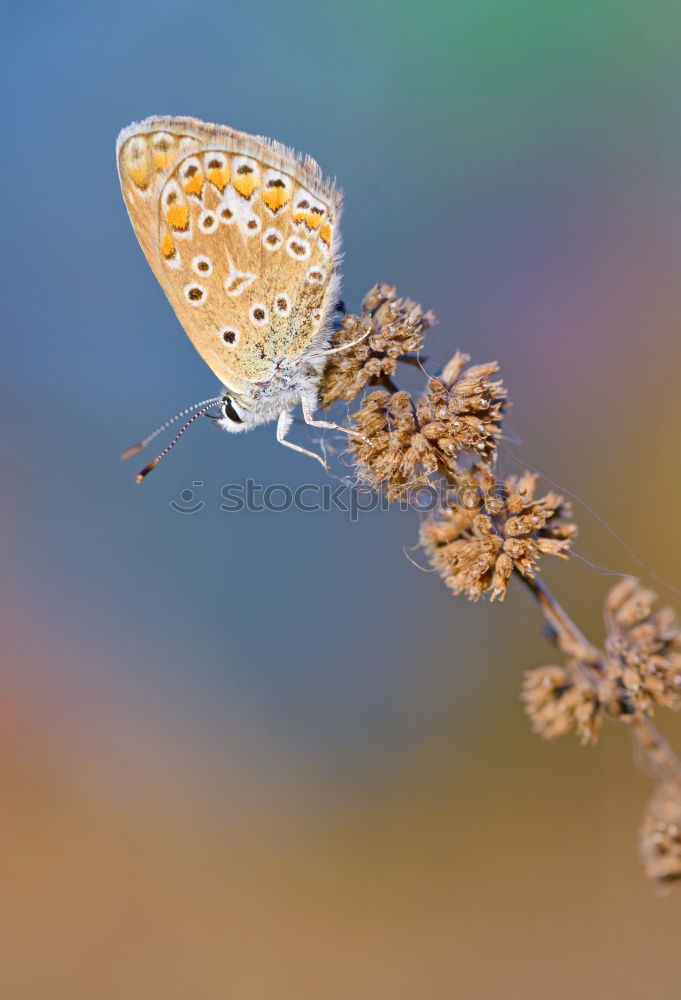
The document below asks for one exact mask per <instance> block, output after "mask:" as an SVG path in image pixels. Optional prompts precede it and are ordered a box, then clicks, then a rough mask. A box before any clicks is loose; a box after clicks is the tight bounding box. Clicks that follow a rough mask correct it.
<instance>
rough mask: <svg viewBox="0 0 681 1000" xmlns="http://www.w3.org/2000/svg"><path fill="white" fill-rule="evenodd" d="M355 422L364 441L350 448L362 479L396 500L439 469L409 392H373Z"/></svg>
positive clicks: (353, 415) (422, 483)
mask: <svg viewBox="0 0 681 1000" xmlns="http://www.w3.org/2000/svg"><path fill="white" fill-rule="evenodd" d="M352 420H353V421H354V423H355V426H356V428H357V430H358V431H359V433H360V434H361V435H362V438H363V439H364V440H359V439H353V440H352V443H351V445H350V448H351V451H352V452H354V454H355V456H356V459H357V462H358V465H359V476H360V478H361V479H362V480H363V481H364V482H365V483H367V484H368V485H370V486H373V487H374V488H376V489H381V490H383V492H384V493H385V495H386V497H387V498H388V499H389V500H397V499H398V498H399V497H402V496H405V495H406V494H407V493H408V492H409V491H410V490H412V489H415V488H418V487H419V486H423V485H424V484H425V483H427V482H428V477H429V476H430V475H431V474H432V473H434V472H435V471H436V470H437V465H438V460H437V453H436V450H435V449H434V448H433V447H432V445H431V444H430V442H429V441H428V440H427V439H426V438H425V437H424V436H423V435H422V434H421V433H420V431H419V428H418V422H417V419H416V411H415V407H414V405H413V403H412V400H411V397H410V395H409V393H408V392H396V393H394V394H393V395H390V394H389V393H387V392H372V393H370V394H369V395H368V396H367V398H366V399H365V401H364V404H363V405H362V406H361V407H360V409H359V410H358V411H357V412H356V413H353V414H352Z"/></svg>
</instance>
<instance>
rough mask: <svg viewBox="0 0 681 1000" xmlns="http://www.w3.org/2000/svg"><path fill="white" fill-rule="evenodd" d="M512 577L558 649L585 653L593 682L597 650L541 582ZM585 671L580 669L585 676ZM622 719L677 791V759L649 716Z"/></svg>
mask: <svg viewBox="0 0 681 1000" xmlns="http://www.w3.org/2000/svg"><path fill="white" fill-rule="evenodd" d="M516 576H517V578H518V579H519V580H521V581H522V582H523V583H524V584H525V586H526V587H527V589H528V590H529V591H530V593H531V594H532V596H533V597H534V599H535V600H536V602H537V604H538V605H539V607H540V609H541V612H542V614H543V615H544V618H545V619H546V621H547V622H548V624H549V627H550V629H551V634H552V637H553V639H554V642H555V644H556V645H557V646H558V648H559V649H561V650H563V651H566V650H570V649H574V647H575V646H576V645H578V646H579V647H580V648H581V649H582V650H583V651H584V652H585V653H586V654H587V655H586V656H585V657H584V659H587V660H588V661H589V662H590V663H592V664H593V666H592V669H591V670H590V671H589V675H590V676H585V679H587V680H590V681H593V679H594V677H595V675H597V673H598V672H599V670H600V667H599V665H598V661H599V658H600V656H601V654H600V651H599V650H598V649H596V647H595V646H593V645H592V644H591V643H590V642H589V641H588V639H586V637H585V636H584V635H583V634H582V632H581V631H580V629H579V628H578V627H577V625H576V624H575V623H574V622H573V620H572V618H570V616H569V614H568V613H567V611H565V609H564V608H563V607H562V605H560V604H559V603H558V601H557V600H556V599H555V597H554V596H553V594H552V593H551V592H550V591H549V589H548V588H547V587H546V586H545V585H544V584H543V583H540V582H539V581H538V580H536V579H535V580H530V579H528V578H527V577H525V576H523V575H522V574H521V573H517V574H516ZM580 659H581V658H580ZM586 673H587V672H586V671H584V674H585V675H586ZM626 718H627V722H626V724H627V726H628V727H629V728H630V729H631V731H632V735H633V737H634V738H635V739H636V741H637V742H638V745H639V746H640V748H641V750H642V751H643V753H644V755H645V757H646V759H647V760H648V762H649V763H650V766H651V767H652V769H653V771H654V772H655V774H656V775H657V776H658V778H659V779H660V780H661V781H665V782H672V783H673V784H675V785H676V786H677V787H678V788H679V790H681V761H679V759H678V757H677V756H676V754H675V753H674V751H673V750H672V748H671V747H670V745H669V744H668V743H667V741H666V740H665V739H664V737H663V736H662V735H661V733H660V732H659V730H658V729H657V726H656V725H655V723H654V722H653V721H652V719H651V718H650V717H649V716H647V715H640V716H631V717H626Z"/></svg>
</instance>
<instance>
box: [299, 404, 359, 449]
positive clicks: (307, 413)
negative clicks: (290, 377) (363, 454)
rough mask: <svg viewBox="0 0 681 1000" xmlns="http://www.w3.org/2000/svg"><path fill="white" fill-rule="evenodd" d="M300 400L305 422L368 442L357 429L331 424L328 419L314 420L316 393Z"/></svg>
mask: <svg viewBox="0 0 681 1000" xmlns="http://www.w3.org/2000/svg"><path fill="white" fill-rule="evenodd" d="M300 402H301V404H302V407H303V417H304V418H305V423H306V424H308V425H309V426H310V427H322V428H324V429H325V430H328V431H340V432H341V434H347V435H348V437H353V438H357V439H358V440H359V441H364V442H366V443H367V444H368V441H367V439H366V438H365V437H363V436H362V435H361V434H359V433H358V432H357V431H351V430H350V429H349V428H348V427H341V426H340V424H332V423H331V421H330V420H315V418H314V411H315V409H316V407H317V396H316V395H306V396H303V397H302V399H301V401H300Z"/></svg>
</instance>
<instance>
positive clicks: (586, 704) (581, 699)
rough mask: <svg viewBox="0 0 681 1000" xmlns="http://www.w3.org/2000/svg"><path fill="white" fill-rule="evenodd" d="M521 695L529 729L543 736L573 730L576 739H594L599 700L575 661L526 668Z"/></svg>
mask: <svg viewBox="0 0 681 1000" xmlns="http://www.w3.org/2000/svg"><path fill="white" fill-rule="evenodd" d="M521 698H522V700H523V702H524V704H525V711H526V712H527V714H528V716H529V718H530V721H531V723H532V729H533V730H534V732H535V733H539V735H540V736H543V737H544V739H546V740H554V739H556V738H557V737H558V736H564V735H565V734H566V733H572V732H574V733H576V735H577V737H578V738H579V742H580V743H582V744H583V745H584V744H587V743H595V742H596V740H597V739H598V733H599V731H600V726H601V716H602V711H601V703H600V701H599V699H598V695H597V692H596V689H595V688H594V686H592V685H591V684H589V683H588V682H587V681H585V680H583V679H582V678H581V677H580V675H579V670H578V667H577V665H576V664H572V663H570V664H569V665H568V667H556V666H548V667H539V668H538V669H537V670H528V671H527V673H526V674H525V677H524V680H523V691H522V695H521Z"/></svg>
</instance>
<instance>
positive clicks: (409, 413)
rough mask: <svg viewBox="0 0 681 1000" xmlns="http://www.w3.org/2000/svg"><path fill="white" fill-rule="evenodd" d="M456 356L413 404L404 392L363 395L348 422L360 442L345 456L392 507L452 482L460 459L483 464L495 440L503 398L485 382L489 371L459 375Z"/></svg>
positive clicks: (460, 358)
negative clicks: (437, 478)
mask: <svg viewBox="0 0 681 1000" xmlns="http://www.w3.org/2000/svg"><path fill="white" fill-rule="evenodd" d="M467 361H468V358H467V356H466V355H465V354H458V355H456V357H455V358H454V359H452V362H450V364H449V365H448V366H447V369H445V372H447V373H448V374H449V375H450V376H451V381H447V382H445V380H444V374H445V372H443V376H441V377H440V378H431V379H430V380H429V382H428V386H427V388H426V391H425V392H424V393H423V395H422V396H420V397H419V398H418V399H416V400H413V399H412V397H411V396H410V395H409V393H407V392H395V393H393V394H392V395H390V394H389V393H388V392H385V391H380V392H373V393H370V394H369V396H368V397H367V398H366V400H365V401H364V404H363V405H362V406H361V407H360V408H359V410H357V412H356V413H354V414H353V415H352V419H353V421H354V423H355V426H356V429H357V430H358V431H359V432H360V434H361V435H362V437H363V439H364V440H358V439H354V440H353V443H352V448H353V450H354V452H355V457H356V460H357V463H358V468H359V473H360V477H361V478H362V480H363V481H364V482H365V483H367V484H369V485H371V486H374V487H376V488H377V489H382V490H383V491H384V492H385V493H386V495H387V496H388V497H389V499H397V498H398V497H399V496H402V495H403V494H404V492H405V490H406V489H409V488H410V487H414V486H419V485H422V484H423V483H424V482H425V481H427V480H428V479H429V477H430V476H432V474H433V473H436V472H440V473H441V474H443V475H447V476H449V477H450V479H452V480H456V479H457V478H458V477H459V475H460V474H461V473H462V472H463V471H465V467H464V466H462V465H460V459H461V456H462V455H464V456H474V457H475V458H477V459H478V460H483V461H490V460H491V458H492V457H493V455H494V452H495V449H496V442H497V439H498V437H499V435H500V433H501V420H502V413H503V408H504V402H505V399H506V392H505V390H504V388H503V386H502V383H501V382H500V381H492V380H491V376H492V375H494V374H496V372H497V371H498V368H497V366H496V365H494V364H489V365H475V366H472V367H470V368H465V367H464V366H465V363H466V362H467Z"/></svg>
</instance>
